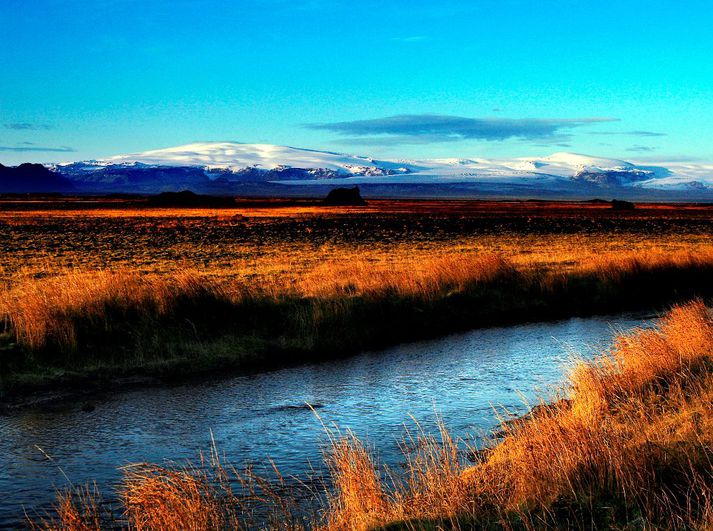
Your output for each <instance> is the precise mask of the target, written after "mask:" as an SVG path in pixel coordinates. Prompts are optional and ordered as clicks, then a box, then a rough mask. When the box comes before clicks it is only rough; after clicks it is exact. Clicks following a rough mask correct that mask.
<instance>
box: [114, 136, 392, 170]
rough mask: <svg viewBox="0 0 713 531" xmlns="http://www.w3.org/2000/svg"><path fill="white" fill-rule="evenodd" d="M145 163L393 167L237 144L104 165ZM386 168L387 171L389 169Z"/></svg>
mask: <svg viewBox="0 0 713 531" xmlns="http://www.w3.org/2000/svg"><path fill="white" fill-rule="evenodd" d="M136 162H139V163H143V164H150V165H156V166H203V167H206V168H208V169H213V168H220V169H229V170H233V171H237V170H241V169H244V168H259V169H262V170H275V169H280V168H302V169H324V170H333V171H344V172H346V173H361V172H367V171H368V170H369V169H377V168H381V169H388V167H389V166H390V164H389V163H382V164H377V163H376V161H374V160H373V159H371V158H368V157H356V156H352V155H343V154H340V153H332V152H329V151H315V150H310V149H298V148H293V147H287V146H274V145H272V144H240V143H237V142H196V143H194V144H186V145H183V146H177V147H172V148H166V149H156V150H152V151H144V152H143V153H134V154H129V155H117V156H114V157H110V158H108V159H105V160H104V161H102V163H104V164H131V163H136ZM385 166H386V167H385Z"/></svg>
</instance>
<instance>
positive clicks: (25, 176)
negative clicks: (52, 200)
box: [0, 164, 74, 194]
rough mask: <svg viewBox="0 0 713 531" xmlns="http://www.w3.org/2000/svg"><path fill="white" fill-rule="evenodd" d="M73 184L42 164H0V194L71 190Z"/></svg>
mask: <svg viewBox="0 0 713 531" xmlns="http://www.w3.org/2000/svg"><path fill="white" fill-rule="evenodd" d="M73 190H74V186H73V185H72V183H71V181H70V180H69V179H67V178H66V177H64V176H62V175H61V174H59V173H57V172H54V171H50V170H49V169H48V168H46V167H45V166H43V165H42V164H20V165H19V166H15V167H8V166H3V165H2V164H0V194H18V193H20V194H24V193H38V192H48V193H49V192H71V191H73Z"/></svg>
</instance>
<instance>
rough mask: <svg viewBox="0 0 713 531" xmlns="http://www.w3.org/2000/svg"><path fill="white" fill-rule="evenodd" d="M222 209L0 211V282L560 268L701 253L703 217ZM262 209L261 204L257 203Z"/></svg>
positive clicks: (425, 204) (414, 207) (478, 209)
mask: <svg viewBox="0 0 713 531" xmlns="http://www.w3.org/2000/svg"><path fill="white" fill-rule="evenodd" d="M274 203H275V205H274V206H265V203H264V202H260V203H257V204H258V206H240V205H239V206H237V207H236V208H234V209H218V210H215V209H170V208H165V209H160V208H148V207H142V206H141V205H140V203H137V202H135V201H133V202H126V201H113V202H107V200H101V201H100V200H97V201H86V200H84V201H76V202H63V201H49V202H42V201H37V202H29V203H28V202H19V201H5V202H2V201H0V250H1V251H2V257H3V258H2V261H1V262H0V279H2V281H3V282H4V283H5V284H6V285H7V284H14V283H16V282H18V281H20V280H22V279H25V278H28V277H38V276H46V275H57V274H61V273H64V272H70V271H71V272H77V271H98V270H112V271H116V270H130V271H133V272H141V273H158V274H165V273H171V272H176V271H185V270H186V269H191V270H197V271H200V272H201V273H204V274H208V275H210V276H212V277H217V278H218V279H220V280H223V279H225V280H230V279H236V278H237V279H246V280H248V281H250V282H254V283H258V282H259V283H272V282H277V283H278V284H283V283H285V282H287V283H289V282H292V281H294V280H296V279H299V278H301V277H303V276H304V275H305V273H307V272H310V271H313V270H316V269H327V268H329V267H331V266H335V267H339V266H343V265H347V266H348V265H350V264H352V263H353V262H354V260H355V259H357V260H359V261H366V262H368V263H370V264H374V265H375V266H384V267H391V265H392V264H403V265H405V266H408V265H409V264H417V263H419V262H421V261H422V260H423V259H425V258H436V257H439V256H451V255H453V254H462V253H487V254H493V253H497V254H501V255H503V256H504V257H506V258H507V259H508V260H510V261H512V262H513V263H514V264H516V265H522V266H525V267H529V266H545V267H550V268H560V267H561V268H571V267H573V266H576V265H580V264H585V263H587V262H588V261H591V260H599V259H601V258H602V257H621V255H622V254H624V253H634V254H639V253H642V252H646V253H664V254H668V255H672V254H676V253H680V252H690V253H697V252H699V251H701V252H704V251H707V250H710V249H711V248H712V247H711V245H712V244H713V239H712V238H713V223H712V222H713V207H711V206H707V205H639V208H638V209H637V210H635V211H633V212H617V211H613V210H612V209H611V207H610V206H609V205H608V204H598V203H565V202H562V203H559V202H558V203H552V202H529V201H525V202H491V201H372V202H370V204H369V205H368V206H365V207H324V206H318V205H317V206H315V205H310V204H305V205H301V204H300V203H299V202H290V203H289V204H288V205H286V206H282V205H281V203H280V202H277V201H275V202H274ZM268 204H269V203H268Z"/></svg>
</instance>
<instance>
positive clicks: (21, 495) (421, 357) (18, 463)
mask: <svg viewBox="0 0 713 531" xmlns="http://www.w3.org/2000/svg"><path fill="white" fill-rule="evenodd" d="M650 322H651V316H644V315H620V316H615V317H594V318H587V319H570V320H566V321H560V322H552V323H537V324H527V325H521V326H511V327H506V328H491V329H485V330H476V331H472V332H468V333H464V334H458V335H452V336H448V337H445V338H442V339H438V340H433V341H424V342H418V343H411V344H406V345H401V346H397V347H394V348H391V349H388V350H385V351H381V352H376V353H364V354H361V355H358V356H354V357H350V358H347V359H342V360H337V361H330V362H323V363H318V364H312V365H306V366H300V367H293V368H286V369H282V370H278V371H274V372H268V373H263V374H257V375H251V376H240V377H234V378H229V379H221V380H217V381H209V382H199V383H192V384H189V385H181V386H175V387H163V388H150V389H144V390H134V391H129V392H125V393H121V394H119V395H117V396H113V397H108V398H104V399H98V400H97V401H96V402H95V406H96V408H95V409H94V411H91V412H85V411H82V408H81V404H64V405H61V406H55V407H52V408H46V407H45V408H38V409H28V410H22V411H18V412H14V413H12V414H9V415H6V416H0V527H2V526H12V525H17V524H18V522H21V520H22V517H23V514H24V511H25V510H27V511H29V513H30V514H33V512H34V511H37V510H38V508H42V509H45V508H47V507H49V506H50V504H51V502H52V500H53V499H54V490H55V489H56V488H64V487H66V486H67V485H68V481H67V479H66V478H65V476H64V474H66V476H67V477H68V478H69V479H70V480H71V481H72V482H73V483H74V484H76V485H82V484H84V483H86V482H87V481H91V480H96V481H97V483H98V484H99V486H100V487H103V490H104V491H107V490H108V491H109V492H110V493H111V489H112V486H113V485H114V484H116V482H117V480H118V479H119V477H120V472H118V471H117V467H120V466H122V465H125V464H128V463H131V462H140V461H149V462H157V463H161V462H162V461H164V460H166V459H171V460H179V461H180V460H184V459H195V458H196V456H197V455H198V452H200V451H203V452H207V451H208V450H209V449H210V444H211V430H212V433H213V435H214V437H215V441H216V443H217V447H218V449H219V450H220V451H221V453H224V454H225V455H227V456H228V457H229V459H230V461H231V463H233V464H238V463H246V462H255V463H258V464H265V463H266V461H267V458H273V459H274V460H275V462H276V463H277V464H278V465H279V467H280V471H281V472H282V473H283V474H285V475H289V474H296V475H304V474H305V473H306V472H307V471H308V470H309V469H310V468H311V467H314V468H316V469H319V468H320V467H321V466H322V465H321V451H322V449H323V444H324V440H325V437H324V432H323V426H322V424H321V421H320V419H319V418H317V416H316V415H315V414H314V413H313V412H312V411H311V410H310V409H308V408H307V407H306V406H305V403H310V404H312V405H313V406H315V407H316V408H317V412H318V413H319V415H320V416H321V418H322V421H324V422H325V423H327V424H331V423H336V424H338V425H339V426H340V427H341V428H351V429H352V430H353V431H354V432H355V433H356V434H357V435H359V436H361V437H366V438H368V440H369V441H370V442H371V443H372V444H373V445H374V446H375V447H376V449H377V451H378V455H379V459H380V461H381V462H382V463H386V464H392V465H393V464H395V463H398V462H399V461H400V456H401V453H400V451H399V446H398V443H399V441H400V439H401V437H402V436H403V434H404V429H405V428H404V426H405V425H408V426H410V427H413V421H412V420H410V416H413V417H415V418H416V419H417V420H418V421H419V423H421V424H422V426H424V427H426V429H429V428H432V427H433V426H434V423H435V421H436V415H437V414H438V415H440V416H442V417H443V419H444V420H445V422H446V424H447V426H448V427H449V429H451V431H452V433H454V434H455V435H458V436H466V435H468V434H472V435H477V434H478V433H482V430H485V429H488V428H490V427H492V426H493V425H494V424H495V420H494V413H493V409H492V407H493V405H496V406H503V407H506V408H508V409H511V410H517V411H523V399H526V400H533V399H536V397H537V396H538V395H540V396H541V395H542V394H548V393H551V391H552V389H553V386H554V385H556V384H558V383H559V382H561V381H562V375H563V371H564V370H565V369H566V367H567V365H568V364H569V362H570V360H571V357H572V355H573V353H578V354H580V355H583V356H591V355H592V354H593V353H594V352H596V351H598V350H600V349H602V348H605V347H606V346H608V345H609V344H610V343H611V339H612V336H613V334H614V333H615V332H616V331H620V330H621V331H625V330H628V329H631V328H632V327H635V326H640V325H642V324H647V323H650ZM38 446H39V447H40V448H41V449H42V450H43V451H44V452H46V454H47V455H49V456H51V457H52V459H53V462H51V461H49V460H48V459H47V458H46V457H45V456H44V455H43V453H42V452H41V451H40V450H38V448H37V447H38ZM60 468H61V470H60Z"/></svg>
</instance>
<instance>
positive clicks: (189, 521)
mask: <svg viewBox="0 0 713 531" xmlns="http://www.w3.org/2000/svg"><path fill="white" fill-rule="evenodd" d="M711 404H713V318H712V317H711V313H710V310H709V309H708V308H706V307H705V306H704V304H703V303H702V302H699V301H695V302H692V303H689V304H687V305H685V306H679V307H675V308H674V309H673V310H672V311H671V312H669V313H668V314H667V315H666V316H665V317H664V318H662V319H661V321H660V323H659V325H658V326H657V327H656V328H655V329H641V330H637V331H634V332H632V333H630V334H628V335H624V336H620V337H618V338H617V340H616V342H615V344H614V346H613V347H612V348H611V350H610V351H609V352H604V353H602V354H601V355H600V356H599V357H597V358H595V359H594V360H593V361H591V362H579V363H578V364H577V365H576V366H575V367H574V369H573V370H572V373H571V375H570V377H569V381H568V383H567V385H566V387H564V388H563V394H562V398H559V399H555V400H554V401H553V402H551V403H549V404H547V403H542V404H540V405H538V406H536V407H534V408H533V409H532V411H531V412H530V413H529V414H528V415H526V416H525V417H523V418H519V419H514V420H513V419H504V420H503V421H502V424H501V428H500V429H499V430H498V431H497V433H495V434H494V435H492V436H491V437H490V438H489V439H488V440H486V441H485V443H484V444H483V446H482V447H481V448H478V449H475V448H470V449H467V448H464V447H463V445H462V444H461V443H460V442H459V441H456V440H454V439H453V438H451V436H450V435H449V434H448V432H447V431H446V430H445V428H441V430H440V435H439V436H436V437H432V436H428V435H424V434H421V435H416V436H414V437H413V438H410V439H408V440H407V441H406V443H408V444H405V445H404V448H405V449H406V448H411V450H408V451H406V450H405V454H404V456H405V461H406V466H405V468H404V469H403V470H401V471H390V472H387V473H386V474H384V473H383V471H381V470H380V469H379V466H378V464H377V463H376V462H375V459H374V458H373V454H372V452H371V449H370V447H369V446H367V445H365V444H363V443H362V442H361V441H359V440H358V439H356V438H355V437H354V436H352V435H351V434H349V433H347V434H339V433H335V432H331V431H328V432H327V436H328V438H329V442H330V445H329V449H328V451H327V452H326V454H325V460H326V464H327V466H328V468H329V470H330V473H331V474H330V476H331V479H330V481H329V483H328V486H327V487H326V492H325V493H321V492H319V493H317V494H315V496H314V500H313V502H312V504H313V506H314V509H313V511H311V512H310V514H311V515H315V516H309V515H307V516H305V514H306V513H304V512H302V513H299V511H297V510H296V508H297V507H298V505H299V502H298V500H296V499H294V498H291V497H290V495H289V494H286V493H285V492H284V491H281V490H280V488H279V486H280V482H279V481H277V482H274V481H272V482H268V481H266V480H263V479H260V478H256V477H255V476H254V475H251V474H250V472H249V471H247V472H237V471H236V470H234V469H233V468H231V467H230V466H227V465H225V464H223V463H221V461H220V459H219V457H218V454H217V453H216V452H212V453H211V456H210V459H207V460H205V462H203V466H201V467H198V468H196V467H180V466H175V467H160V466H155V465H148V464H146V465H136V466H132V467H128V468H126V469H125V471H124V481H123V485H122V487H121V489H120V500H121V504H122V507H123V515H122V516H121V517H117V516H116V515H114V516H111V515H109V514H107V513H105V512H104V511H105V509H103V506H102V505H101V503H100V501H99V495H98V493H96V492H94V491H93V490H92V489H87V490H85V491H83V492H79V493H78V492H73V493H72V492H70V493H64V494H61V495H60V496H59V502H58V506H57V510H58V515H57V516H55V517H54V518H48V519H47V520H46V521H44V522H40V523H38V524H36V525H37V526H38V527H40V528H67V529H96V528H100V527H107V526H111V525H116V526H123V527H132V528H136V529H228V528H254V527H255V525H256V520H255V519H254V515H255V513H254V512H253V511H252V509H253V508H254V507H255V506H256V504H259V505H260V506H262V507H266V508H267V509H266V511H267V514H266V515H265V512H263V516H262V517H261V522H262V525H263V526H265V527H270V528H275V529H285V528H294V529H299V528H324V529H371V528H379V527H385V528H388V529H443V528H446V529H449V528H456V529H459V528H460V529H470V528H483V527H485V528H503V527H504V528H587V529H590V528H593V527H595V528H611V527H615V528H631V529H641V528H670V529H676V528H678V529H690V528H694V529H710V528H711V525H713V502H712V501H711V500H712V499H713V498H712V496H713V466H712V464H711V463H712V461H711V459H712V458H713V451H712V450H711V443H713V406H712V405H711ZM468 456H469V457H470V460H468V459H466V458H465V457H468ZM473 460H474V461H475V464H472V462H471V461H473ZM278 477H279V476H278ZM236 485H237V486H238V487H237V488H236ZM298 514H302V517H299V516H297V515H298Z"/></svg>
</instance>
